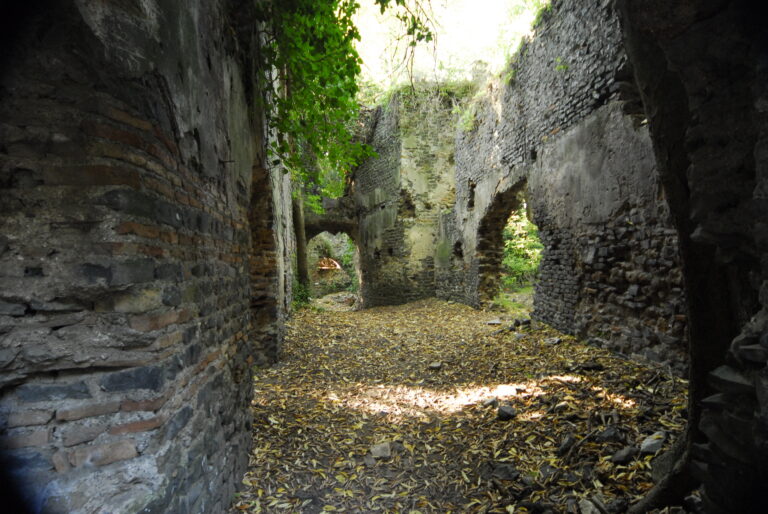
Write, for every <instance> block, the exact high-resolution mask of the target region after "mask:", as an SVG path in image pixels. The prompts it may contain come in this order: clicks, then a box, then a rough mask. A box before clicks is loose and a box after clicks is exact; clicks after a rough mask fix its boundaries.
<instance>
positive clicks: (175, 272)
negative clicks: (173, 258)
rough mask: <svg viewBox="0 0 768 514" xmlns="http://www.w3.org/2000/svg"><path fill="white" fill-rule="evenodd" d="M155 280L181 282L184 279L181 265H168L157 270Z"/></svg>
mask: <svg viewBox="0 0 768 514" xmlns="http://www.w3.org/2000/svg"><path fill="white" fill-rule="evenodd" d="M155 278H157V279H158V280H173V281H180V280H182V279H183V278H184V274H183V273H182V271H181V265H180V264H172V263H166V264H161V265H159V266H157V268H155Z"/></svg>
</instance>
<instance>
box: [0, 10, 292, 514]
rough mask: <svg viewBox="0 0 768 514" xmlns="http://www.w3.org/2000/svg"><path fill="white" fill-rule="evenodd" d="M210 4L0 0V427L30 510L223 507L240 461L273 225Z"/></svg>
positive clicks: (275, 248) (276, 184) (235, 70)
mask: <svg viewBox="0 0 768 514" xmlns="http://www.w3.org/2000/svg"><path fill="white" fill-rule="evenodd" d="M230 7H232V5H230V3H229V2H225V1H215V2H208V1H205V2H202V1H195V2H178V1H172V0H167V1H162V2H125V1H121V2H86V1H67V2H52V3H51V5H49V6H47V8H41V9H37V8H29V9H26V11H25V8H23V7H20V8H18V9H15V8H14V9H12V8H11V7H6V6H5V5H4V6H3V7H2V9H0V14H1V15H0V19H1V20H2V28H3V30H2V34H3V41H2V43H3V48H4V53H3V56H2V59H3V61H2V62H0V70H1V71H2V73H0V190H1V191H0V233H2V236H0V411H2V414H3V415H2V418H4V420H5V422H4V423H3V426H2V429H1V430H2V433H1V434H0V436H1V437H2V438H3V442H4V447H5V450H4V456H3V457H4V461H5V469H4V471H5V472H7V473H9V475H10V476H11V477H12V478H13V479H15V480H17V482H18V484H20V485H21V488H22V492H23V493H24V495H25V501H27V502H28V504H29V505H30V507H31V509H32V510H33V511H35V512H41V511H44V512H96V511H109V512H139V511H141V512H216V513H218V512H223V511H224V510H225V508H226V506H227V505H228V504H229V502H230V500H231V495H232V493H233V492H234V490H235V488H236V487H237V486H238V484H239V483H240V479H241V474H242V472H243V471H244V470H245V468H246V465H247V462H248V453H249V452H248V450H249V447H250V444H251V443H250V441H251V419H250V415H249V408H248V407H249V404H250V399H251V395H252V392H251V388H250V379H251V376H252V369H253V364H256V363H263V362H268V361H270V360H274V358H275V357H276V355H277V352H278V351H279V342H280V337H281V332H280V330H281V329H280V322H281V317H282V316H283V315H284V312H285V308H286V305H287V302H288V301H289V297H288V295H289V291H288V289H289V285H288V284H289V281H288V278H289V277H287V270H288V267H287V266H286V265H285V263H286V262H289V261H287V258H286V257H287V255H288V254H289V252H290V251H291V244H292V242H291V235H290V234H291V231H290V230H287V227H290V225H291V218H290V209H288V211H284V210H283V209H282V206H283V205H290V200H289V198H290V192H289V190H288V182H287V179H286V178H285V177H284V175H283V174H282V173H279V172H274V173H272V172H269V171H268V170H267V169H266V168H265V167H264V165H263V164H262V163H263V162H264V159H263V140H264V137H263V134H264V131H263V123H262V122H261V121H260V119H259V117H258V115H257V113H255V112H254V110H253V106H252V105H251V99H252V95H253V94H254V91H253V84H254V78H253V77H252V76H251V73H252V71H251V69H250V66H251V60H250V58H245V53H244V52H251V51H253V50H254V49H255V47H256V46H257V44H258V33H257V32H256V31H255V29H254V27H253V26H250V25H248V24H247V23H246V24H244V25H243V26H242V27H241V26H239V25H238V24H237V23H234V22H233V21H232V20H241V19H247V17H245V18H243V17H244V12H243V11H242V9H240V10H238V12H237V13H236V15H235V16H230V14H232V13H230V12H229V11H228V9H229V8H230ZM240 7H242V6H240ZM17 11H18V12H17ZM6 15H7V16H6ZM7 24H8V25H13V27H11V26H9V27H6V25H7ZM6 28H8V29H9V30H5V29H6ZM286 199H288V201H287V203H286Z"/></svg>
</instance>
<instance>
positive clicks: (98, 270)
mask: <svg viewBox="0 0 768 514" xmlns="http://www.w3.org/2000/svg"><path fill="white" fill-rule="evenodd" d="M80 274H81V275H82V276H83V277H84V278H85V280H86V282H88V283H89V284H96V283H99V282H104V283H105V284H108V283H109V281H110V280H111V278H112V270H111V269H110V268H108V267H106V266H101V265H99V264H83V265H81V266H80Z"/></svg>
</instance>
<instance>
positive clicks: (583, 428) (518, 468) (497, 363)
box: [233, 300, 687, 514]
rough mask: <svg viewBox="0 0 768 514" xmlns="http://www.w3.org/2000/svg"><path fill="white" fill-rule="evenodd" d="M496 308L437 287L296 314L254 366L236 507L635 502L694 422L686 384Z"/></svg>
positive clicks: (533, 508) (552, 507) (452, 508)
mask: <svg viewBox="0 0 768 514" xmlns="http://www.w3.org/2000/svg"><path fill="white" fill-rule="evenodd" d="M498 318H499V316H498V313H489V312H483V311H477V310H474V309H471V308H470V307H467V306H464V305H459V304H454V303H450V302H443V301H439V300H425V301H419V302H415V303H410V304H407V305H401V306H396V307H378V308H373V309H368V310H363V311H354V312H322V311H318V310H311V309H305V310H302V311H300V312H298V313H296V314H295V315H294V316H293V318H292V319H291V320H290V322H289V323H288V334H287V337H286V341H285V345H284V351H283V356H282V361H281V362H280V363H279V364H278V365H276V366H275V367H272V368H269V369H264V370H261V371H259V373H258V374H257V377H256V379H255V383H254V389H255V398H254V401H253V415H254V448H253V451H252V454H251V459H250V468H249V471H248V473H247V474H246V476H245V478H244V479H243V484H244V486H245V489H244V490H243V492H241V493H239V494H238V495H237V498H236V500H235V502H234V504H233V512H238V511H247V512H307V513H313V512H404V513H412V514H416V513H418V512H421V513H427V512H440V513H448V512H488V513H491V512H500V513H505V512H574V513H579V512H588V511H590V509H594V510H592V512H600V509H605V511H606V512H622V511H623V510H625V509H626V506H627V504H631V503H632V502H634V501H636V500H638V499H639V498H640V497H641V496H642V495H643V493H644V492H645V491H647V490H648V489H649V488H650V487H651V482H652V480H651V460H652V459H653V458H654V456H655V455H659V454H661V453H663V452H664V450H666V449H667V448H669V446H670V444H671V443H672V442H673V440H674V439H675V437H676V435H677V434H679V433H680V432H681V431H682V429H683V427H684V423H685V419H684V416H685V395H686V390H687V384H686V382H685V381H684V380H681V379H678V378H674V377H672V376H670V375H669V374H667V373H666V372H665V371H664V370H662V369H660V368H654V367H649V366H644V365H641V364H637V363H633V362H629V361H627V360H625V359H622V358H620V357H618V356H614V355H612V354H611V353H609V352H606V351H604V350H601V349H596V348H593V347H589V346H587V345H585V344H583V343H580V342H578V341H577V340H575V339H574V338H572V337H570V336H566V335H563V334H561V333H559V332H557V331H555V330H553V329H551V328H549V327H546V326H544V325H542V324H538V323H536V322H533V324H532V325H530V326H522V327H518V328H516V329H514V330H512V329H510V325H511V323H510V320H504V316H502V317H501V318H502V319H501V321H502V324H501V325H498V324H489V321H491V322H496V321H499V320H498ZM509 407H511V409H510V408H509ZM501 410H503V411H505V412H506V413H507V414H508V415H510V416H511V419H508V420H503V421H502V420H500V419H499V414H500V411H501ZM660 431H663V432H664V433H665V434H666V440H665V442H664V444H663V446H662V449H661V450H659V451H658V452H657V453H656V454H644V453H639V452H638V453H636V454H635V455H634V456H632V455H631V453H632V451H634V450H637V449H638V448H639V447H640V445H641V443H642V442H643V441H644V440H646V439H647V438H648V437H649V436H651V435H652V434H654V433H658V432H660ZM628 448H632V449H633V450H629V449H628ZM620 450H625V451H628V452H629V453H630V456H629V458H627V459H626V460H627V462H626V463H625V464H617V463H614V462H612V461H611V457H612V456H613V455H614V454H616V452H618V451H620ZM586 501H589V502H590V504H591V505H590V504H587V503H585V502H586Z"/></svg>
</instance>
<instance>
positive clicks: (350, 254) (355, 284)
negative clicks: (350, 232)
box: [339, 237, 360, 293]
mask: <svg viewBox="0 0 768 514" xmlns="http://www.w3.org/2000/svg"><path fill="white" fill-rule="evenodd" d="M355 253H357V246H356V245H355V242H354V241H353V240H352V238H351V237H350V238H348V239H347V246H346V248H345V249H344V253H343V254H341V258H340V259H339V261H340V264H341V267H342V268H344V271H346V272H347V274H348V275H349V277H350V278H351V279H352V281H351V282H350V284H349V287H347V291H349V292H351V293H356V292H357V291H358V290H359V289H360V279H359V277H358V276H357V270H356V269H355Z"/></svg>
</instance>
